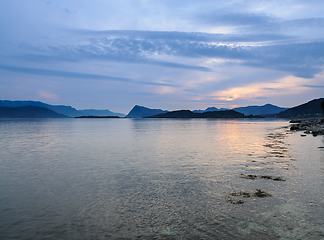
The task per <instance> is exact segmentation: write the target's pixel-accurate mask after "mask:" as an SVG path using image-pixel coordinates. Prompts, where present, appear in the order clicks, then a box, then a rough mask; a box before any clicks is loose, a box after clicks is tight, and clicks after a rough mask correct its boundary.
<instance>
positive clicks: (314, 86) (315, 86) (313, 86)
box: [303, 85, 324, 88]
mask: <svg viewBox="0 0 324 240" xmlns="http://www.w3.org/2000/svg"><path fill="white" fill-rule="evenodd" d="M303 86H304V87H308V88H324V86H318V85H303Z"/></svg>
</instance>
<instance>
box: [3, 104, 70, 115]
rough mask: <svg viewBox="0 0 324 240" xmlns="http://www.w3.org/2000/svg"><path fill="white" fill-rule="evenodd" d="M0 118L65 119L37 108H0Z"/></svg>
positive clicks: (49, 111)
mask: <svg viewBox="0 0 324 240" xmlns="http://www.w3.org/2000/svg"><path fill="white" fill-rule="evenodd" d="M0 118H67V116H65V115H63V114H59V113H57V112H54V111H52V110H50V109H48V108H44V107H37V106H25V107H0Z"/></svg>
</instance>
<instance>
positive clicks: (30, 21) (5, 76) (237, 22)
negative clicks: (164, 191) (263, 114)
mask: <svg viewBox="0 0 324 240" xmlns="http://www.w3.org/2000/svg"><path fill="white" fill-rule="evenodd" d="M0 32H1V38H0V43H1V44H0V96H1V99H2V100H4V99H6V100H38V101H43V102H46V103H49V104H55V105H57V104H63V105H70V106H73V107H75V108H77V109H85V108H96V109H109V110H112V111H116V112H124V113H127V112H128V111H129V110H130V109H131V108H132V107H133V106H134V105H135V104H137V105H143V106H147V107H150V108H162V109H168V110H176V109H192V110H193V109H205V108H207V107H210V106H215V107H218V108H221V107H226V108H232V107H236V106H247V105H264V104H266V103H272V104H275V105H278V106H282V107H291V106H295V105H299V104H301V103H304V102H306V101H309V100H312V99H314V98H319V97H323V96H324V94H323V93H324V73H323V66H324V1H320V0H309V1H299V0H282V1H271V0H270V1H263V0H228V1H215V0H213V1H207V0H206V1H204V0H200V1H191V0H186V1H174V0H173V1H169V0H154V1H148V0H145V1H144V0H142V1H140V0H138V1H130V0H119V1H107V0H92V1H85V0H64V1H63V0H55V1H53V0H28V1H25V0H1V1H0Z"/></svg>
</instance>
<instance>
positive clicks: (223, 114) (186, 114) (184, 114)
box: [147, 110, 246, 118]
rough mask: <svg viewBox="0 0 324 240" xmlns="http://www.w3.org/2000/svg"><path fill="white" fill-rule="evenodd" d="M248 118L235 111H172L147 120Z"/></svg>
mask: <svg viewBox="0 0 324 240" xmlns="http://www.w3.org/2000/svg"><path fill="white" fill-rule="evenodd" d="M245 117H246V116H245V115H244V114H242V113H239V112H236V111H234V110H225V111H213V112H203V113H194V112H192V111H190V110H179V111H172V112H167V113H163V114H157V115H154V116H150V117H147V118H245Z"/></svg>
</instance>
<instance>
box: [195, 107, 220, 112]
mask: <svg viewBox="0 0 324 240" xmlns="http://www.w3.org/2000/svg"><path fill="white" fill-rule="evenodd" d="M214 111H219V109H218V108H216V107H208V108H206V109H205V110H201V109H199V110H193V111H192V112H194V113H203V112H214Z"/></svg>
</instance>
